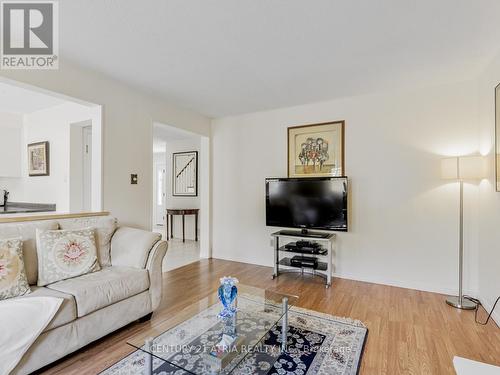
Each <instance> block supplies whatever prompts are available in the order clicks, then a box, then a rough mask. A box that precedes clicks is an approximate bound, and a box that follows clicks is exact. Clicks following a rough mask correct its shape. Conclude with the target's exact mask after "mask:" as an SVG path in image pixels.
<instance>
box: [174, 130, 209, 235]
mask: <svg viewBox="0 0 500 375" xmlns="http://www.w3.org/2000/svg"><path fill="white" fill-rule="evenodd" d="M186 151H198V196H197V197H178V196H177V197H176V196H173V190H172V184H173V182H172V165H173V158H172V154H173V153H175V152H186ZM166 155H167V176H166V182H167V208H198V209H199V208H200V196H201V193H202V191H201V189H202V184H201V183H200V137H193V138H189V139H185V140H178V141H172V142H167V153H166ZM185 228H186V229H185V230H186V239H190V240H194V239H195V232H194V216H192V215H189V216H186V225H185ZM200 228H201V217H199V218H198V236H199V234H200ZM174 237H176V238H182V216H174Z"/></svg>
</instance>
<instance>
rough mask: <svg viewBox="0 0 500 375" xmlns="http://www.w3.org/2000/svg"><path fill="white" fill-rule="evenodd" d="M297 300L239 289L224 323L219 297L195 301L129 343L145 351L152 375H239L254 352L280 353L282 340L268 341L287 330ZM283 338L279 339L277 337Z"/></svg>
mask: <svg viewBox="0 0 500 375" xmlns="http://www.w3.org/2000/svg"><path fill="white" fill-rule="evenodd" d="M297 300H298V297H297V296H293V295H286V294H282V293H279V292H276V291H271V290H266V289H259V288H255V287H250V286H246V285H242V284H238V297H237V312H236V315H235V317H234V318H232V319H226V320H220V319H219V318H217V314H218V313H219V312H220V310H221V309H222V304H221V303H220V302H219V299H218V296H217V293H216V292H214V293H212V294H210V295H209V296H207V297H205V298H202V299H200V300H198V301H195V302H194V303H193V304H192V305H190V306H188V307H187V308H185V309H183V310H181V311H179V312H175V313H174V314H173V315H172V316H171V317H167V318H166V319H165V320H162V321H159V322H157V321H153V322H152V323H151V328H149V329H147V330H142V331H141V332H140V333H138V334H136V335H134V336H132V337H130V338H129V339H128V340H127V343H128V344H129V345H131V346H133V347H135V348H136V349H139V350H141V351H143V352H144V353H145V354H147V356H146V362H148V361H149V364H148V363H146V368H147V371H146V372H145V373H146V374H148V373H153V372H152V371H151V369H152V368H154V369H155V371H154V372H155V373H166V374H170V373H171V374H176V375H180V374H200V375H201V374H236V373H238V372H239V371H238V370H239V369H242V367H243V366H244V363H245V360H246V359H247V358H248V357H249V355H250V354H251V353H255V352H261V351H264V352H270V351H274V352H276V353H279V352H281V346H280V345H279V342H281V341H280V339H278V340H275V342H274V343H273V344H269V343H268V341H269V340H267V341H265V338H266V337H267V338H269V335H270V334H271V332H275V336H276V332H282V329H283V324H284V323H285V324H284V326H285V327H287V314H288V310H289V309H290V308H291V307H292V306H293V305H294V304H295V303H296V302H297ZM277 336H279V335H277Z"/></svg>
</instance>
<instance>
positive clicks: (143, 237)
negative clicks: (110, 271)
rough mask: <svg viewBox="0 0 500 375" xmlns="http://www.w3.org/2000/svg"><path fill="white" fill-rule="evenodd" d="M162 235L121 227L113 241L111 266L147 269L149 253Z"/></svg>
mask: <svg viewBox="0 0 500 375" xmlns="http://www.w3.org/2000/svg"><path fill="white" fill-rule="evenodd" d="M160 239H161V235H160V234H158V233H153V232H148V231H145V230H141V229H135V228H129V227H120V228H118V229H117V230H116V232H115V234H114V235H113V238H112V239H111V265H113V266H122V267H135V268H146V262H147V261H148V258H149V253H150V252H151V250H152V249H153V247H154V246H155V244H157V242H158V241H160Z"/></svg>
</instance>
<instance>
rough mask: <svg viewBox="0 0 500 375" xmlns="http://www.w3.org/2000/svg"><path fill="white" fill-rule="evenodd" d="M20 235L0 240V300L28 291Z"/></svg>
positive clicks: (21, 294)
mask: <svg viewBox="0 0 500 375" xmlns="http://www.w3.org/2000/svg"><path fill="white" fill-rule="evenodd" d="M30 291H31V290H30V286H29V284H28V280H27V279H26V272H25V271H24V260H23V241H22V240H21V237H18V238H11V239H5V240H0V301H1V300H3V299H7V298H13V297H19V296H23V295H25V294H28V293H29V292H30Z"/></svg>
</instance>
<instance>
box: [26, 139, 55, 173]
mask: <svg viewBox="0 0 500 375" xmlns="http://www.w3.org/2000/svg"><path fill="white" fill-rule="evenodd" d="M27 149H28V175H29V176H30V177H39V176H50V152H49V151H50V150H49V142H48V141H44V142H36V143H30V144H28V146H27Z"/></svg>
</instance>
